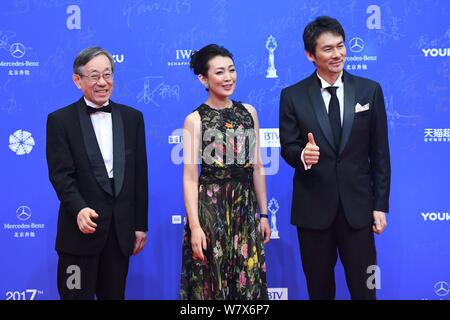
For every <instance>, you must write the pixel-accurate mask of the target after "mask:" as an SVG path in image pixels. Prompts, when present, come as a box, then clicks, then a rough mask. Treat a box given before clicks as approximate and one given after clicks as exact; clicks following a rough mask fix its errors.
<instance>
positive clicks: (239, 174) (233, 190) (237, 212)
mask: <svg viewBox="0 0 450 320" xmlns="http://www.w3.org/2000/svg"><path fill="white" fill-rule="evenodd" d="M196 110H197V111H198V112H199V114H200V118H201V122H202V136H203V139H202V149H201V154H202V155H201V159H202V163H201V173H200V177H199V189H198V192H199V197H198V215H199V221H200V225H201V227H202V229H203V231H204V232H205V236H206V241H207V249H206V250H204V256H205V259H204V261H201V260H194V259H193V258H192V248H191V241H190V229H189V223H188V222H187V223H186V225H185V230H184V237H183V250H182V251H183V257H182V272H181V285H180V298H181V299H190V300H215V299H218V300H234V299H237V300H254V299H267V298H268V295H267V285H266V264H265V253H264V245H263V238H262V235H261V233H260V232H259V220H258V218H257V211H258V204H257V199H256V194H255V191H254V187H253V179H252V176H253V165H252V163H253V158H254V157H253V153H254V152H255V145H256V144H255V141H256V139H255V135H254V131H253V129H254V123H253V118H252V116H251V114H250V113H249V112H248V111H247V109H246V108H245V107H244V106H243V105H242V104H241V103H239V102H235V101H233V105H232V106H231V107H229V108H226V109H221V110H218V109H214V108H212V107H210V106H208V105H206V104H202V105H201V106H200V107H198V108H197V109H196ZM212 137H213V138H212Z"/></svg>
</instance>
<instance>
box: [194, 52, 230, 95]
mask: <svg viewBox="0 0 450 320" xmlns="http://www.w3.org/2000/svg"><path fill="white" fill-rule="evenodd" d="M208 66H209V68H208V75H207V76H206V77H205V76H204V75H202V74H200V75H199V79H200V81H201V82H202V83H203V85H205V86H206V87H207V88H208V89H209V94H210V95H214V96H215V97H217V98H219V99H224V98H228V97H230V96H231V95H232V94H233V92H234V89H235V88H236V80H237V74H236V68H235V66H234V62H233V60H232V59H231V58H230V57H223V56H215V57H214V58H212V59H210V60H209V61H208Z"/></svg>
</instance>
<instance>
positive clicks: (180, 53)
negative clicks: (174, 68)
mask: <svg viewBox="0 0 450 320" xmlns="http://www.w3.org/2000/svg"><path fill="white" fill-rule="evenodd" d="M176 53H177V60H180V59H189V58H190V57H191V53H192V50H186V49H182V50H177V51H176Z"/></svg>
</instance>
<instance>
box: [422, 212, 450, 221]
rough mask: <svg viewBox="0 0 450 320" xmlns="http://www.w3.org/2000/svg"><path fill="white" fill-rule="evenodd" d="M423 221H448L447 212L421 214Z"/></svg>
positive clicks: (449, 219) (448, 214)
mask: <svg viewBox="0 0 450 320" xmlns="http://www.w3.org/2000/svg"><path fill="white" fill-rule="evenodd" d="M422 217H423V220H424V221H450V213H448V212H422Z"/></svg>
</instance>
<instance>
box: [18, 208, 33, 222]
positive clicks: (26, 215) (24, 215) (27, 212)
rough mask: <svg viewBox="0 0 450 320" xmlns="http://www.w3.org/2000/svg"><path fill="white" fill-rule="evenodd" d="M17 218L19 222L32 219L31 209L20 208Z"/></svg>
mask: <svg viewBox="0 0 450 320" xmlns="http://www.w3.org/2000/svg"><path fill="white" fill-rule="evenodd" d="M16 217H17V219H19V220H22V221H25V220H28V219H30V218H31V209H30V208H29V207H27V206H20V207H19V208H17V210H16Z"/></svg>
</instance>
